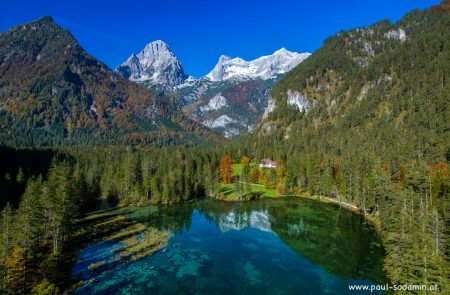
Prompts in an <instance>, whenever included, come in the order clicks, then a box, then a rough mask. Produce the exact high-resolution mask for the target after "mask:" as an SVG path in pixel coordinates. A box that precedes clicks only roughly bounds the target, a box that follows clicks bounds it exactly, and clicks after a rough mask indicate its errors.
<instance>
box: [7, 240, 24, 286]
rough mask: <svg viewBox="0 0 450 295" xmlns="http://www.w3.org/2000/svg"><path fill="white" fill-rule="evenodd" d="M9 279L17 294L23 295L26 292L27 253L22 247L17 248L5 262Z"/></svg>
mask: <svg viewBox="0 0 450 295" xmlns="http://www.w3.org/2000/svg"><path fill="white" fill-rule="evenodd" d="M5 265H6V271H7V274H8V278H9V285H10V289H11V290H12V291H13V293H15V294H22V293H24V292H25V290H26V280H25V273H26V261H25V251H24V249H23V248H21V247H15V248H14V249H13V250H12V251H11V254H10V255H9V256H8V257H7V258H6V261H5Z"/></svg>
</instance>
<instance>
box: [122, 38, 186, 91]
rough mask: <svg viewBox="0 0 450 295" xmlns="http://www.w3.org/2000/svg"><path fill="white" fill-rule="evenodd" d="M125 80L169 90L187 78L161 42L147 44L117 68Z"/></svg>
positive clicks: (166, 46) (168, 49)
mask: <svg viewBox="0 0 450 295" xmlns="http://www.w3.org/2000/svg"><path fill="white" fill-rule="evenodd" d="M117 72H119V73H120V74H121V75H122V76H124V77H125V78H127V79H129V80H132V81H136V82H140V83H145V84H148V85H149V86H161V87H163V88H167V89H171V88H174V87H176V86H178V85H180V84H182V83H184V82H185V80H186V79H187V78H188V76H187V75H186V74H185V73H184V70H183V67H182V66H181V63H180V62H179V61H178V59H177V57H176V56H175V55H174V54H173V52H172V51H171V50H170V48H169V46H168V45H167V44H166V43H165V42H164V41H162V40H156V41H153V42H150V43H148V44H147V45H146V46H145V47H144V49H142V51H141V52H139V53H138V54H132V55H131V56H130V57H129V58H128V59H127V60H126V61H125V62H123V63H122V64H121V65H119V66H118V67H117Z"/></svg>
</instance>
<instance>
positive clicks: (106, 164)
mask: <svg viewBox="0 0 450 295" xmlns="http://www.w3.org/2000/svg"><path fill="white" fill-rule="evenodd" d="M449 8H450V4H449V1H443V2H442V3H441V4H439V5H436V6H433V7H431V8H429V9H427V10H414V11H412V12H410V13H408V14H407V15H405V16H404V17H403V18H402V19H401V20H399V21H398V22H397V23H391V22H390V21H381V22H378V23H375V24H373V25H371V26H368V27H363V28H358V29H353V30H349V31H342V32H339V33H338V34H336V35H334V36H331V37H329V38H328V39H327V40H325V41H324V43H323V45H322V47H321V48H320V49H319V50H317V51H316V52H315V53H314V54H312V55H311V56H310V57H309V58H307V59H306V60H305V61H304V62H302V63H301V64H299V65H298V66H296V67H295V68H294V69H293V70H291V71H290V72H288V73H287V74H285V75H284V76H283V77H281V78H280V80H279V81H278V82H277V83H276V84H275V86H274V87H273V88H272V92H271V95H270V100H271V102H269V103H273V105H274V108H273V110H272V111H271V112H270V113H268V115H267V116H265V117H264V118H263V119H262V121H261V124H260V125H259V126H258V127H257V128H255V129H254V130H252V131H251V132H249V133H248V134H246V135H242V136H240V137H239V138H237V139H234V140H228V139H224V138H221V137H220V136H219V135H217V134H214V133H213V132H212V131H210V130H208V129H207V128H206V127H204V126H201V125H200V124H199V123H197V122H195V121H193V120H191V119H188V118H187V117H185V115H183V114H182V113H181V109H180V108H179V107H177V106H176V103H175V102H174V101H173V100H171V99H169V98H168V95H167V94H161V93H159V94H158V93H156V92H153V91H152V90H148V89H147V88H145V87H143V86H141V85H138V84H135V83H134V82H130V81H128V80H125V79H123V78H121V77H120V76H119V75H117V74H116V73H114V72H113V71H112V70H109V69H108V68H107V66H106V65H103V64H101V63H100V62H97V61H96V60H95V59H94V58H93V57H92V56H90V55H89V54H87V53H86V52H85V51H84V50H83V49H82V48H81V47H80V46H79V45H78V44H76V41H75V39H74V38H73V37H72V36H71V34H70V33H69V32H67V31H65V30H62V29H60V28H58V26H57V25H56V24H55V23H53V21H52V20H49V19H48V18H45V19H42V20H39V21H36V22H33V23H31V25H33V26H35V27H38V28H39V27H42V28H43V29H42V30H41V31H39V32H40V33H42V36H40V35H39V34H34V35H33V37H32V38H30V36H28V35H27V36H25V37H26V38H25V39H24V38H23V37H24V36H23V34H26V30H22V29H20V28H19V27H17V28H13V29H11V30H10V31H8V32H7V33H2V34H1V35H0V126H1V131H0V145H1V146H2V147H1V148H0V163H1V164H0V210H1V215H0V222H1V225H2V226H1V227H0V234H1V235H0V293H2V294H62V293H64V292H72V291H73V290H74V288H73V286H74V284H76V283H77V281H76V280H75V279H74V278H73V277H71V271H72V270H71V269H72V266H73V265H74V263H75V261H76V254H77V251H79V249H80V247H81V246H80V245H83V244H84V243H86V237H85V236H83V237H82V235H80V231H83V230H86V225H85V218H86V216H91V214H92V212H104V211H106V212H108V210H112V209H111V208H128V207H149V208H150V207H151V208H153V206H160V207H164V208H166V207H167V208H170V207H171V206H181V205H180V204H186V203H193V202H195V201H196V200H202V199H205V198H211V199H222V200H221V202H223V203H225V202H226V201H227V200H226V199H227V196H226V189H229V190H233V191H234V193H235V194H236V195H237V200H241V201H249V203H251V202H253V199H263V198H267V196H264V195H263V193H259V192H256V191H255V188H256V187H263V188H264V192H267V191H270V192H273V196H272V197H274V198H283V197H287V196H300V197H301V196H304V197H307V198H313V199H317V200H320V199H327V200H332V201H333V200H334V201H335V202H336V203H337V204H347V205H351V206H353V207H354V208H356V210H355V211H358V214H362V216H364V217H366V218H367V220H368V222H370V223H372V224H373V226H374V228H375V229H376V232H377V234H378V235H379V237H380V240H381V243H382V246H383V249H384V253H385V254H384V260H383V263H382V268H383V272H384V274H385V277H386V279H385V281H386V282H389V283H391V284H399V285H400V284H406V283H407V284H417V285H423V284H426V285H432V284H437V285H438V286H439V291H438V292H437V293H441V294H448V292H449V290H450V282H449V278H450V267H449V266H450V264H449V263H450V254H449V245H450V232H449V229H450V207H449V206H450V177H449V166H448V163H449V161H450V136H449V135H450V123H449V122H450V83H449V79H450V15H449ZM27 25H30V24H27ZM19 29H20V30H19ZM400 29H401V30H402V31H403V33H405V35H406V38H405V39H402V38H403V37H402V38H400V37H398V36H399V34H400V33H399V32H400V31H399V30H400ZM55 36H59V37H55ZM27 38H28V39H27ZM44 39H45V42H44V41H42V40H44ZM24 40H26V41H24ZM61 40H63V41H61ZM40 41H42V42H40ZM61 42H62V43H61ZM64 42H65V43H64ZM67 42H69V43H70V44H72V43H73V44H72V47H71V48H69V49H68V50H67V52H66V54H62V52H61V48H63V47H64V46H66V43H67ZM37 55H40V56H41V57H40V58H39V59H37V58H36V56H37ZM53 55H56V56H57V57H56V58H53V57H52V56H53ZM46 59H47V62H46V63H43V64H45V65H46V67H45V68H43V67H42V64H39V63H40V62H42V60H44V61H45V60H46ZM48 61H51V62H48ZM39 70H42V71H44V74H43V73H42V72H39ZM97 86H98V87H97ZM293 97H295V98H296V99H297V102H299V103H292V101H293ZM109 98H112V99H111V100H108V99H109ZM92 102H94V103H95V105H96V107H97V111H96V112H95V113H94V112H92V108H91V109H89V107H88V106H89V104H90V103H92ZM144 105H145V106H146V108H145V110H143V108H142V106H144ZM264 159H271V160H273V161H274V162H276V163H277V166H276V168H275V169H270V168H269V169H263V168H259V167H258V163H259V162H260V161H261V160H264ZM237 167H239V169H241V170H239V172H236V171H235V170H234V169H238V168H237ZM251 184H252V185H251ZM255 202H258V201H255ZM224 206H225V205H224ZM324 206H325V205H324ZM338 206H339V205H338ZM339 208H340V207H339ZM99 210H100V211H99ZM169 210H170V209H169ZM87 231H89V230H87ZM143 232H144V231H143ZM87 240H88V241H89V238H88V239H87ZM324 251H326V250H324ZM393 293H397V292H393ZM408 293H417V294H428V293H427V292H425V291H404V292H399V294H408ZM430 294H432V293H430Z"/></svg>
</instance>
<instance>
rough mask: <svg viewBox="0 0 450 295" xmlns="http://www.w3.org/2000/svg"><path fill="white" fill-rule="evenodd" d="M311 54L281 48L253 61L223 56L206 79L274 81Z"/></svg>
mask: <svg viewBox="0 0 450 295" xmlns="http://www.w3.org/2000/svg"><path fill="white" fill-rule="evenodd" d="M310 55H311V54H310V53H307V52H306V53H297V52H292V51H289V50H287V49H286V48H284V47H283V48H281V49H279V50H277V51H275V52H274V53H273V54H271V55H266V56H262V57H259V58H257V59H254V60H251V61H245V60H243V59H242V58H239V57H236V58H230V57H228V56H225V55H221V56H220V58H219V61H218V62H217V64H216V65H215V67H214V68H213V70H212V71H211V72H209V73H208V74H207V75H206V76H204V78H206V79H208V80H210V81H226V80H246V79H256V78H260V79H264V80H267V79H272V78H275V77H276V76H277V75H279V74H284V73H286V72H288V71H290V70H291V69H292V68H294V67H295V66H296V65H298V64H299V63H300V62H302V61H303V60H305V59H306V58H307V57H308V56H310Z"/></svg>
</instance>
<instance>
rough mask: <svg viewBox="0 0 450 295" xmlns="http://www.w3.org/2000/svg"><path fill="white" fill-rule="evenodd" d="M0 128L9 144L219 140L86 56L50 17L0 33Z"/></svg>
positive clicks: (0, 134) (166, 101) (158, 97)
mask: <svg viewBox="0 0 450 295" xmlns="http://www.w3.org/2000/svg"><path fill="white" fill-rule="evenodd" d="M155 45H156V46H158V45H157V44H155ZM148 50H151V48H149V49H148ZM166 54H168V53H166ZM144 56H145V54H144ZM146 61H147V62H149V63H151V62H152V61H151V60H150V59H146ZM172 61H173V60H172ZM167 62H169V63H170V62H171V61H170V60H167ZM173 65H174V66H175V65H176V62H174V64H173ZM0 126H1V128H0V144H6V145H12V146H18V145H20V146H32V145H34V146H55V145H80V144H150V145H170V144H193V143H194V142H195V143H197V142H199V141H205V140H206V141H208V140H210V139H213V140H215V139H219V136H217V135H215V134H214V133H213V132H211V131H209V129H208V128H206V127H203V126H202V125H200V124H198V123H197V122H195V121H193V120H191V119H189V118H187V117H186V116H185V115H183V113H182V112H181V110H180V108H179V106H177V105H176V104H174V103H173V102H172V100H171V99H170V98H168V97H165V96H163V95H161V94H159V95H158V94H155V93H154V92H152V91H151V90H149V89H147V88H146V87H143V86H141V85H138V84H136V83H134V82H131V81H129V80H127V79H124V78H122V77H121V76H120V75H118V74H117V73H116V72H114V71H113V70H111V69H110V68H108V66H106V65H105V64H103V63H102V62H100V61H98V60H97V59H95V58H94V57H92V56H91V55H89V54H88V53H87V52H86V51H84V50H83V48H82V47H81V46H80V45H79V44H78V42H77V41H76V40H75V38H74V37H73V36H72V35H71V34H70V33H69V32H68V31H66V30H64V29H62V28H61V27H60V26H58V25H57V24H55V23H54V22H53V20H52V18H50V17H44V18H41V19H39V20H37V21H34V22H30V23H27V24H23V25H20V26H16V27H13V28H11V29H10V30H8V31H7V32H3V33H1V34H0Z"/></svg>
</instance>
